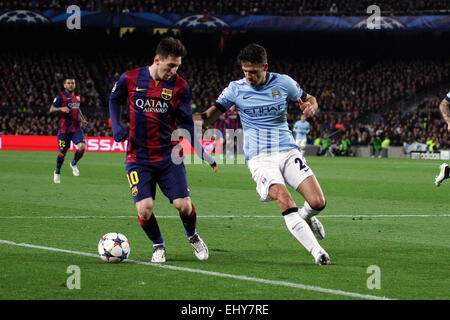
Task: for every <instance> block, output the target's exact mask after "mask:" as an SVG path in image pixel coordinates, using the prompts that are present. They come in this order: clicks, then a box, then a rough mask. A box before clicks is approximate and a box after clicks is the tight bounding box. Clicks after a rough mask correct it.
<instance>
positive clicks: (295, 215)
mask: <svg viewBox="0 0 450 320" xmlns="http://www.w3.org/2000/svg"><path fill="white" fill-rule="evenodd" d="M284 222H285V223H286V226H287V228H288V229H289V231H290V232H291V233H292V235H293V236H294V237H295V239H297V240H298V242H300V243H301V244H302V246H303V247H305V249H306V250H308V252H309V253H311V254H312V255H313V257H316V255H317V253H318V252H319V251H321V250H323V248H322V247H321V246H320V244H319V242H317V239H316V237H315V236H314V234H313V232H312V231H311V228H310V227H309V225H308V223H306V221H305V220H304V219H303V218H302V217H301V216H300V214H299V212H298V211H294V212H292V213H289V214H286V215H284Z"/></svg>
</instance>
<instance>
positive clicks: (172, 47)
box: [156, 37, 187, 58]
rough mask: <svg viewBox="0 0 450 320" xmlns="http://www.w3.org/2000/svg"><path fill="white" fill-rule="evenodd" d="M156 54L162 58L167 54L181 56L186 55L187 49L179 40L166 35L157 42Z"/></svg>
mask: <svg viewBox="0 0 450 320" xmlns="http://www.w3.org/2000/svg"><path fill="white" fill-rule="evenodd" d="M156 54H157V55H159V56H161V57H163V58H167V56H169V55H173V56H175V57H182V58H183V57H184V56H186V55H187V50H186V48H185V47H184V45H183V44H182V43H181V41H180V40H178V39H175V38H173V37H168V38H164V39H162V40H161V41H160V42H159V43H158V46H157V47H156Z"/></svg>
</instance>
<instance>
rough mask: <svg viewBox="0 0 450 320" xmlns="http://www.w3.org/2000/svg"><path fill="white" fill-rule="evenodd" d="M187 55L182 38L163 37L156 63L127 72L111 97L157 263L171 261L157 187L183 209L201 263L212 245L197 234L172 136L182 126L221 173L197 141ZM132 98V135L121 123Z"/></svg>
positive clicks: (142, 221) (117, 134)
mask: <svg viewBox="0 0 450 320" xmlns="http://www.w3.org/2000/svg"><path fill="white" fill-rule="evenodd" d="M186 53H187V52H186V49H185V47H184V46H183V44H182V43H181V42H180V41H179V40H177V39H174V38H172V37H169V38H164V39H162V40H161V41H160V42H159V44H158V46H157V48H156V55H155V57H154V60H153V64H152V65H151V66H148V65H147V66H144V67H141V68H137V69H134V70H130V71H127V72H125V73H123V74H122V75H121V76H120V78H119V80H118V81H117V82H116V84H115V85H114V87H113V89H112V92H111V96H110V99H109V111H110V116H111V126H112V131H113V136H114V140H115V141H118V142H119V141H125V140H126V139H127V138H128V149H127V154H126V172H127V177H128V182H129V186H130V191H131V194H132V196H133V199H134V202H135V205H136V209H137V213H138V220H139V223H140V224H141V226H142V229H143V230H144V231H145V233H146V234H147V236H148V238H149V239H150V240H151V241H152V243H153V255H152V259H151V261H152V262H165V261H166V249H165V244H164V240H163V238H162V236H161V232H160V229H159V226H158V222H157V220H156V217H155V214H154V212H153V202H154V199H155V192H156V184H158V185H159V187H160V189H161V191H162V192H163V194H164V195H165V196H166V197H167V198H169V200H170V201H171V203H172V204H173V205H174V206H175V208H176V209H177V210H178V212H179V214H180V218H181V220H182V222H183V225H184V228H185V234H186V236H187V239H188V240H189V242H190V243H191V245H192V247H193V249H194V253H195V255H196V257H197V258H198V259H199V260H206V259H208V257H209V251H208V247H207V246H206V244H205V242H204V241H203V240H202V238H200V236H199V235H198V233H197V230H196V221H197V215H196V210H195V207H194V205H193V204H192V202H191V198H190V192H189V187H188V182H187V178H186V169H185V167H184V163H183V162H182V161H180V162H179V163H176V162H175V161H172V153H173V152H175V148H174V147H176V146H178V140H177V141H172V139H171V138H172V133H173V131H174V130H175V129H176V128H177V122H179V124H180V126H181V128H183V129H185V130H187V132H188V134H189V135H190V142H191V144H192V145H193V146H194V149H195V151H196V153H197V154H198V155H199V156H200V157H201V158H202V159H204V160H205V161H206V162H208V163H209V164H210V165H211V166H212V168H213V169H214V172H216V171H217V164H216V162H215V161H214V160H213V159H212V158H211V157H210V156H209V155H208V154H207V153H206V152H204V150H203V149H202V146H201V144H200V142H197V143H194V141H195V139H196V134H195V132H194V122H193V119H192V110H191V94H190V89H189V87H188V84H187V82H186V81H185V80H184V79H183V78H182V77H181V76H179V75H178V74H177V70H178V68H179V67H180V65H181V62H182V58H183V57H184V56H185V55H186ZM127 99H128V101H129V110H130V126H129V131H127V130H125V129H124V128H123V127H122V125H121V124H120V118H121V106H122V105H123V104H124V103H125V102H126V101H127ZM185 138H187V137H185ZM180 159H181V158H180Z"/></svg>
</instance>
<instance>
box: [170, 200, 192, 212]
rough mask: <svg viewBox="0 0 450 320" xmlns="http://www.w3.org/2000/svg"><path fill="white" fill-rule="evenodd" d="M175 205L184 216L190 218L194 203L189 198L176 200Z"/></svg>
mask: <svg viewBox="0 0 450 320" xmlns="http://www.w3.org/2000/svg"><path fill="white" fill-rule="evenodd" d="M173 205H174V206H175V208H176V209H177V210H178V211H179V212H180V214H181V215H183V216H189V215H190V214H191V212H192V202H191V199H190V198H189V197H187V198H183V199H176V200H174V201H173Z"/></svg>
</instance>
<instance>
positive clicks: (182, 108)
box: [178, 87, 216, 165]
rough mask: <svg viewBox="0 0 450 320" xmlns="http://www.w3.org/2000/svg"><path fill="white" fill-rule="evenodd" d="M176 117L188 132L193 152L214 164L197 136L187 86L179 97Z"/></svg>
mask: <svg viewBox="0 0 450 320" xmlns="http://www.w3.org/2000/svg"><path fill="white" fill-rule="evenodd" d="M178 112H179V113H178V119H179V121H180V125H181V128H183V129H185V130H187V131H188V132H189V137H190V141H189V143H190V144H191V146H193V147H194V150H195V153H197V155H198V156H199V157H200V158H201V159H202V160H205V161H206V162H207V163H209V164H210V165H214V164H215V163H216V162H215V161H214V159H213V158H212V157H211V156H210V155H209V154H208V153H207V152H206V151H205V150H204V149H203V147H202V144H201V143H200V140H199V139H198V136H197V129H196V128H195V126H194V120H193V119H192V109H191V93H190V90H189V87H186V90H184V92H183V94H182V95H181V97H180V103H179V105H178Z"/></svg>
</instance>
